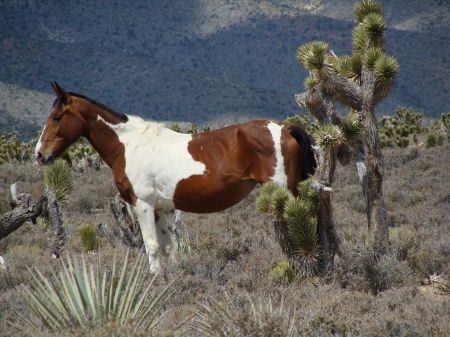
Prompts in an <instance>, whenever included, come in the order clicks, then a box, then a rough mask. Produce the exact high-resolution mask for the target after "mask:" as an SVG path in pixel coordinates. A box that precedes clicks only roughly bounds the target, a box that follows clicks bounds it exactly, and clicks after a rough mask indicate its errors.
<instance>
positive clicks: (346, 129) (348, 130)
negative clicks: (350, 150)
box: [341, 114, 365, 144]
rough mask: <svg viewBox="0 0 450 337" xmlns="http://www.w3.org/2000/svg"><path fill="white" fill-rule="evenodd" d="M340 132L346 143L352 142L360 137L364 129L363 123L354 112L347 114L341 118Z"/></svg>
mask: <svg viewBox="0 0 450 337" xmlns="http://www.w3.org/2000/svg"><path fill="white" fill-rule="evenodd" d="M341 130H342V133H343V135H344V137H345V139H346V142H347V143H348V144H354V143H355V142H356V141H358V140H359V139H360V138H361V135H362V133H363V132H364V130H365V127H364V124H362V123H361V122H360V121H359V120H358V119H357V118H356V115H355V114H348V115H347V116H346V117H344V118H342V125H341Z"/></svg>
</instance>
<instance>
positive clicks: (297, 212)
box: [283, 197, 311, 226]
mask: <svg viewBox="0 0 450 337" xmlns="http://www.w3.org/2000/svg"><path fill="white" fill-rule="evenodd" d="M310 216H311V214H310V212H309V209H308V207H307V206H306V205H305V204H304V203H303V202H302V201H301V200H300V199H299V198H298V197H297V198H295V197H292V198H289V199H288V200H287V201H286V203H285V205H284V211H283V218H284V219H285V220H286V222H287V223H288V225H289V226H291V225H293V224H295V223H303V222H308V220H309V218H310Z"/></svg>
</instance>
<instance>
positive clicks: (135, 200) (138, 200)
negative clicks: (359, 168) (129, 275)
mask: <svg viewBox="0 0 450 337" xmlns="http://www.w3.org/2000/svg"><path fill="white" fill-rule="evenodd" d="M52 87H53V90H54V91H55V94H56V96H57V98H56V100H55V101H54V103H53V107H52V110H51V112H50V115H49V117H48V119H47V122H46V124H45V127H44V131H43V132H42V135H41V137H40V139H39V141H38V143H37V144H36V152H35V154H36V160H37V161H38V163H39V164H41V165H50V164H52V163H53V161H54V160H55V158H57V157H58V156H60V155H61V154H62V153H63V152H64V151H65V150H66V149H67V148H68V147H69V146H70V145H71V144H72V143H74V142H75V141H76V140H77V139H78V138H79V137H85V138H86V139H87V140H88V141H89V142H90V144H91V145H92V147H93V148H94V149H95V150H96V151H97V152H98V154H99V155H100V157H101V158H102V159H103V160H104V161H105V163H106V164H107V165H108V166H109V167H110V168H111V169H112V172H113V175H114V182H115V184H116V186H117V188H118V190H119V193H120V195H121V197H122V198H123V199H124V200H125V201H126V202H128V203H129V204H131V205H133V206H134V209H135V212H136V215H137V218H138V220H139V223H140V225H141V232H142V237H143V240H144V244H145V248H146V252H147V255H148V258H149V262H150V268H151V269H152V271H154V270H157V269H158V268H159V260H158V251H159V249H161V252H162V254H163V256H169V255H170V254H171V251H172V240H171V237H170V234H169V229H168V224H167V221H166V218H165V214H164V208H168V207H171V208H176V209H178V210H182V211H186V212H193V213H212V212H218V211H221V210H224V209H227V208H229V207H231V206H233V205H235V204H237V203H238V202H240V201H241V200H242V199H244V198H245V197H246V196H247V195H248V194H249V193H250V191H252V190H253V188H254V187H255V186H256V184H258V183H259V184H262V183H264V182H267V181H269V180H273V181H274V182H276V183H278V184H279V185H280V186H282V187H285V188H288V189H289V190H290V191H291V192H293V193H294V194H295V195H296V194H297V184H298V182H299V181H301V180H304V179H306V178H308V176H309V175H312V174H314V170H315V167H316V161H315V158H314V155H313V152H312V149H311V142H310V139H309V138H308V136H307V134H306V133H305V131H304V130H303V129H301V128H300V127H299V126H296V125H292V124H288V123H282V122H273V121H267V120H254V121H250V122H247V123H244V124H238V125H232V126H228V127H224V128H222V129H218V130H214V131H210V132H204V133H200V134H192V135H190V134H181V133H177V132H175V131H172V130H170V129H167V128H164V127H163V126H162V125H159V124H157V123H154V122H150V121H145V120H143V119H141V118H139V117H135V116H128V115H125V114H122V113H118V112H116V111H114V110H112V109H110V108H108V107H106V106H105V105H103V104H101V103H99V102H96V101H94V100H92V99H90V98H88V97H86V96H83V95H80V94H77V93H73V92H66V91H65V90H64V89H63V88H61V87H60V86H59V85H58V84H57V83H56V82H55V83H52Z"/></svg>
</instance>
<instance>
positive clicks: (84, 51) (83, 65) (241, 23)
mask: <svg viewBox="0 0 450 337" xmlns="http://www.w3.org/2000/svg"><path fill="white" fill-rule="evenodd" d="M353 3H354V1H345V0H339V1H331V2H330V1H321V0H314V1H311V0H310V1H291V0H279V1H253V0H244V1H238V0H233V1H224V0H214V1H209V0H208V1H206V0H195V1H194V0H191V1H181V0H179V1H172V2H171V3H170V4H169V3H165V2H150V3H148V2H146V1H142V0H138V1H133V2H132V3H131V4H130V3H124V2H120V1H115V0H114V1H108V2H92V1H86V0H81V1H71V2H58V1H46V2H45V3H40V2H28V1H16V2H2V3H0V62H1V63H2V67H0V83H2V87H9V88H10V89H8V91H10V90H12V89H11V88H23V89H24V90H31V91H32V92H34V93H36V94H38V93H42V94H43V96H40V97H41V98H39V99H37V101H36V100H35V99H33V100H25V101H23V102H21V103H20V105H21V106H24V107H26V108H25V109H28V111H31V112H33V114H35V115H39V116H40V117H37V118H38V119H39V120H42V116H44V117H45V116H46V115H47V114H48V110H49V108H50V106H51V102H52V99H48V96H45V95H47V94H52V91H51V88H50V85H49V82H50V81H55V80H56V81H57V82H58V83H59V84H60V85H62V86H63V87H64V88H66V89H67V90H69V91H75V92H79V93H82V94H85V95H87V96H89V97H92V98H94V99H96V100H98V101H100V102H103V103H104V104H106V105H108V106H111V107H112V108H114V109H117V110H119V111H123V112H126V113H130V114H137V115H140V116H143V117H146V118H151V119H155V120H159V121H171V122H180V121H185V122H197V123H199V124H205V123H209V124H212V125H215V126H223V125H226V124H230V123H235V122H238V121H241V120H248V119H251V118H256V117H265V118H274V119H284V118H285V117H286V116H290V115H293V114H295V113H305V112H301V111H300V110H299V108H298V107H297V105H296V104H295V102H294V100H293V95H294V94H296V93H299V92H301V91H303V80H304V78H305V77H306V72H305V71H304V70H303V68H302V67H301V66H300V65H299V64H298V62H297V61H296V59H295V56H294V55H295V51H296V50H297V48H298V47H299V46H300V45H302V44H303V43H305V42H308V41H312V40H325V41H327V42H328V43H329V44H330V46H331V48H332V49H333V50H334V51H335V53H336V54H343V53H348V52H349V51H350V50H351V40H350V37H351V30H352V28H353V27H354V23H353V19H352V11H353V10H352V8H353ZM381 3H382V5H383V10H384V13H385V17H386V19H387V23H388V28H389V29H388V31H387V32H386V40H387V45H386V50H387V53H388V54H390V55H393V56H395V57H396V58H397V60H398V62H399V64H400V74H399V76H398V79H397V80H396V82H395V85H394V87H393V90H392V93H391V95H390V96H389V97H388V98H387V99H386V101H384V102H383V103H382V104H380V105H379V106H378V107H377V113H378V114H379V115H383V114H392V113H393V112H394V110H395V108H396V107H397V106H398V105H401V106H406V107H414V108H415V109H416V110H418V111H423V112H424V113H425V114H426V115H428V116H432V117H437V116H438V115H439V114H440V113H441V112H446V111H448V110H450V98H449V95H448V90H449V89H450V76H449V75H450V74H449V68H448V67H447V63H448V61H449V60H448V54H449V53H448V52H449V47H448V44H447V41H448V38H449V37H450V36H449V35H450V33H449V32H450V30H449V29H448V28H449V22H450V20H449V14H448V13H449V10H448V9H449V7H448V6H449V5H448V3H447V2H445V1H426V2H423V1H419V0H415V1H410V2H408V6H403V5H400V4H396V3H392V2H388V1H381ZM68 17H69V18H68ZM44 94H45V95H44ZM12 97H15V96H12ZM12 100H14V98H11V96H10V95H8V93H7V92H5V91H4V90H1V91H0V102H1V104H2V105H3V107H2V108H1V109H2V110H1V111H0V113H1V115H0V131H3V130H7V131H11V130H12V128H13V126H12V122H11V121H16V120H19V119H18V118H19V117H18V116H19V115H21V114H23V111H25V110H23V111H21V110H19V111H16V110H14V109H12V108H9V107H14V106H15V104H17V103H13V102H12ZM44 101H45V102H46V104H47V110H46V111H44V112H43V111H42V110H41V107H40V104H41V103H40V102H44ZM5 104H6V106H7V107H6V108H5V107H4V105H5ZM36 106H39V108H36ZM5 116H8V117H5ZM34 123H35V121H33V122H32V123H30V124H31V125H34V127H31V126H30V127H27V128H25V127H20V130H21V131H20V132H21V135H20V136H21V137H22V138H23V139H26V138H29V137H30V136H34V135H35V133H36V130H37V129H38V128H40V127H42V124H39V125H35V124H34ZM15 130H18V128H17V127H16V128H15ZM27 130H29V131H27Z"/></svg>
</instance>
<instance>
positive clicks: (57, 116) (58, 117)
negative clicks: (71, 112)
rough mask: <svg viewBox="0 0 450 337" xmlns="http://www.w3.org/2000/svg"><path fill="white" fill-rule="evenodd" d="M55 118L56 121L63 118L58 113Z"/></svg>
mask: <svg viewBox="0 0 450 337" xmlns="http://www.w3.org/2000/svg"><path fill="white" fill-rule="evenodd" d="M53 120H54V121H55V122H59V121H60V120H61V115H56V116H55V117H53Z"/></svg>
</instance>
